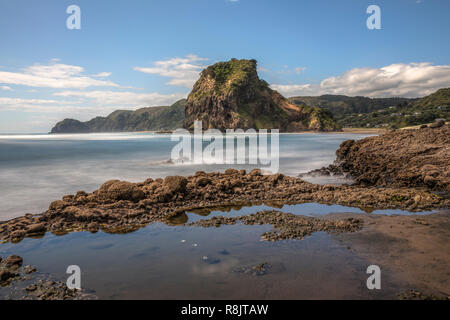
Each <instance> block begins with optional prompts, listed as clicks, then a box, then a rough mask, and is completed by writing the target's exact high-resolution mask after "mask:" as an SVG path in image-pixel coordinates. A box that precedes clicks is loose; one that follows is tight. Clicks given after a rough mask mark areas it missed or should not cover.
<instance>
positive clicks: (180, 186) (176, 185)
mask: <svg viewBox="0 0 450 320" xmlns="http://www.w3.org/2000/svg"><path fill="white" fill-rule="evenodd" d="M186 185H187V179H186V178H185V177H182V176H169V177H166V178H165V179H164V182H163V188H164V189H165V190H166V191H167V192H168V193H171V194H172V193H184V192H185V191H186Z"/></svg>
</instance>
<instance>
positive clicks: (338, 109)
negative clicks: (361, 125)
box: [289, 94, 416, 117]
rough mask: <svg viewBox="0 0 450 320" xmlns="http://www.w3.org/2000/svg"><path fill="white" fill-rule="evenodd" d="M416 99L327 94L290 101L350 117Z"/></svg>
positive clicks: (335, 114) (296, 98)
mask: <svg viewBox="0 0 450 320" xmlns="http://www.w3.org/2000/svg"><path fill="white" fill-rule="evenodd" d="M415 100H416V99H408V98H368V97H361V96H358V97H349V96H344V95H331V94H325V95H322V96H317V97H312V96H304V97H301V96H300V97H291V98H289V101H290V102H292V103H295V104H306V105H308V106H316V107H319V108H323V109H327V110H329V111H330V112H331V113H332V114H333V115H334V116H336V117H339V116H342V115H349V114H353V113H370V112H374V111H377V110H380V109H385V108H389V107H390V106H396V105H399V104H402V103H405V102H406V103H410V102H411V101H415Z"/></svg>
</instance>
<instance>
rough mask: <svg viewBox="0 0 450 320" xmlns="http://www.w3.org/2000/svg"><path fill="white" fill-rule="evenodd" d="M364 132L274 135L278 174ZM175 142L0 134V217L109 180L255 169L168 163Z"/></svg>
mask: <svg viewBox="0 0 450 320" xmlns="http://www.w3.org/2000/svg"><path fill="white" fill-rule="evenodd" d="M366 136H367V135H361V134H333V133H302V134H280V137H279V155H280V164H279V172H281V173H283V174H286V175H291V176H296V175H298V174H299V173H303V172H307V171H309V170H312V169H316V168H320V167H322V166H326V165H328V164H330V163H332V162H333V161H334V159H335V151H336V149H337V148H338V147H339V145H340V143H341V142H342V141H344V140H347V139H361V138H364V137H366ZM177 143H178V142H176V141H171V136H170V135H168V134H155V133H101V134H65V135H49V134H28V135H0V203H1V204H2V206H1V207H0V221H1V220H7V219H11V218H14V217H18V216H21V215H24V214H25V213H33V214H35V213H41V212H43V211H45V210H46V209H47V208H48V205H49V204H50V202H51V201H54V200H58V199H61V197H62V196H64V195H66V194H74V193H76V192H77V191H79V190H84V191H86V192H92V191H94V190H96V189H98V188H99V186H100V185H101V184H103V183H104V182H105V181H107V180H111V179H119V180H125V181H131V182H139V181H144V180H146V179H147V178H150V177H151V178H159V177H161V178H164V177H166V176H168V175H190V174H193V173H195V172H196V171H199V170H203V171H206V172H212V171H224V170H225V169H226V168H229V167H233V168H238V169H242V168H243V169H247V170H251V169H253V168H255V167H260V166H258V165H250V164H245V165H229V164H223V163H219V164H202V163H195V162H193V161H186V162H183V163H171V162H170V161H169V160H170V157H171V150H172V148H173V147H174V146H175V145H176V144H177ZM247 157H248V155H247Z"/></svg>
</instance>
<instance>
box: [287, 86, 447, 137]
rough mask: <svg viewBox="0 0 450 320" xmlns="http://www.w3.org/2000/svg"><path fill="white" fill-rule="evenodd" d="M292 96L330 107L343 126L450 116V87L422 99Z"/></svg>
mask: <svg viewBox="0 0 450 320" xmlns="http://www.w3.org/2000/svg"><path fill="white" fill-rule="evenodd" d="M289 100H290V101H291V102H293V103H305V104H307V105H311V106H317V107H320V108H324V109H326V110H329V111H330V112H331V113H333V115H334V117H335V118H336V120H337V122H338V123H339V124H340V125H341V126H343V127H353V128H362V127H365V128H402V127H408V126H415V125H421V124H426V123H431V122H433V121H435V120H436V119H447V120H448V119H449V118H450V88H442V89H439V90H438V91H436V92H435V93H433V94H430V95H428V96H426V97H423V98H421V99H406V98H374V99H371V98H367V97H347V96H332V95H324V96H320V97H292V98H289Z"/></svg>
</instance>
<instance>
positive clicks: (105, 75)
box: [94, 72, 112, 78]
mask: <svg viewBox="0 0 450 320" xmlns="http://www.w3.org/2000/svg"><path fill="white" fill-rule="evenodd" d="M110 75H112V72H100V73H97V74H94V77H98V78H106V77H109V76H110Z"/></svg>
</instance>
